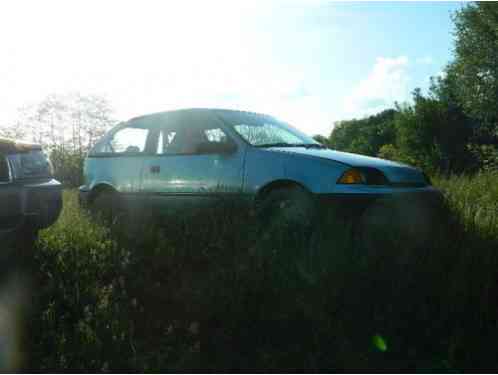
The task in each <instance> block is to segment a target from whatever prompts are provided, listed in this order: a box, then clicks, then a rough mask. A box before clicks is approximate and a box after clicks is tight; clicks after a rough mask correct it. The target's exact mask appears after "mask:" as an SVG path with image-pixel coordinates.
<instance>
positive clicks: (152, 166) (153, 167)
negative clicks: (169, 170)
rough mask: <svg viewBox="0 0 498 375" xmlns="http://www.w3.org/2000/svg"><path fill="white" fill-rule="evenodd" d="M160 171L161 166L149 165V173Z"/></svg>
mask: <svg viewBox="0 0 498 375" xmlns="http://www.w3.org/2000/svg"><path fill="white" fill-rule="evenodd" d="M159 172H161V167H160V166H159V165H151V166H150V173H159Z"/></svg>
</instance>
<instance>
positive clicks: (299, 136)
mask: <svg viewBox="0 0 498 375" xmlns="http://www.w3.org/2000/svg"><path fill="white" fill-rule="evenodd" d="M223 117H224V119H225V121H226V122H228V123H229V124H230V125H232V126H233V128H234V129H235V131H236V132H237V133H238V134H239V135H240V136H241V137H242V138H243V139H244V140H246V141H247V142H248V143H250V144H251V145H253V146H257V147H271V146H274V147H277V146H278V147H286V146H287V147H289V146H306V147H313V146H316V147H320V144H319V143H318V142H316V141H315V140H314V139H313V138H311V137H309V136H307V135H305V134H303V133H301V132H300V131H299V130H297V129H294V128H293V127H292V126H290V125H288V124H285V123H283V122H280V121H278V120H275V119H273V118H271V117H269V116H263V115H257V114H251V113H247V114H246V113H243V114H227V115H224V116H223Z"/></svg>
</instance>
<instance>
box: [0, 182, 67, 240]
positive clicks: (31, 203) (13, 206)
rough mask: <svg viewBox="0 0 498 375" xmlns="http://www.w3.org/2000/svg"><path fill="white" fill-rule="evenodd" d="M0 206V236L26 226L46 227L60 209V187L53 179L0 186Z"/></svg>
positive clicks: (34, 227)
mask: <svg viewBox="0 0 498 375" xmlns="http://www.w3.org/2000/svg"><path fill="white" fill-rule="evenodd" d="M0 207H1V211H0V236H1V235H2V233H3V234H6V233H10V232H13V231H16V230H18V229H20V228H23V227H26V226H29V227H31V228H33V229H36V230H37V229H43V228H46V227H48V226H50V225H52V224H53V223H54V222H55V221H56V220H57V218H58V217H59V214H60V212H61V210H62V186H61V184H60V183H59V182H58V181H56V180H54V179H49V180H40V181H15V182H13V183H10V184H5V185H1V186H0Z"/></svg>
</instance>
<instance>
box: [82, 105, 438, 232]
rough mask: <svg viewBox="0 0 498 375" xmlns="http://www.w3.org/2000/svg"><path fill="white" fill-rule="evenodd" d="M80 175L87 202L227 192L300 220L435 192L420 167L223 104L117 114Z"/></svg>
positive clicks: (220, 196) (159, 200)
mask: <svg viewBox="0 0 498 375" xmlns="http://www.w3.org/2000/svg"><path fill="white" fill-rule="evenodd" d="M84 178H85V184H84V185H83V186H81V187H80V201H81V203H82V204H86V205H90V206H92V205H93V206H94V207H101V206H102V205H112V206H113V207H114V206H116V205H120V206H126V205H135V206H138V207H144V208H147V209H153V210H159V211H161V210H167V209H173V208H180V209H183V210H185V209H187V210H188V209H189V208H191V207H192V208H193V207H201V206H205V205H209V204H211V203H213V202H215V201H219V200H225V199H228V198H234V197H235V198H237V199H238V198H240V201H241V202H245V203H247V204H248V206H249V207H250V208H254V209H256V211H260V212H263V214H264V215H265V216H267V215H266V214H267V213H268V214H270V213H275V212H278V213H279V214H278V215H279V217H280V218H294V219H295V220H298V221H302V222H304V221H308V219H309V218H312V217H313V216H314V215H315V213H316V212H317V208H327V207H331V206H332V205H334V206H335V207H336V209H337V210H338V211H341V210H342V211H344V212H347V213H350V214H351V213H353V214H354V215H361V214H362V212H363V211H364V210H365V209H366V208H367V207H368V206H369V205H371V204H372V203H373V202H375V201H376V200H378V199H379V198H380V197H390V196H396V197H398V198H399V197H408V196H417V197H419V198H420V199H421V201H430V200H433V199H434V198H436V199H437V198H439V197H440V193H439V191H438V190H437V189H435V188H434V187H432V186H431V184H430V181H429V180H428V178H427V177H426V176H425V174H424V173H423V172H422V171H420V170H419V169H416V168H414V167H411V166H408V165H404V164H400V163H396V162H392V161H387V160H383V159H378V158H373V157H367V156H361V155H356V154H351V153H345V152H339V151H334V150H331V149H328V148H327V147H325V146H323V145H321V144H319V143H318V142H316V141H315V140H314V139H312V138H311V137H309V136H307V135H305V134H303V133H301V132H300V131H298V130H296V129H294V128H293V127H291V126H290V125H288V124H286V123H284V122H282V121H279V120H277V119H275V118H274V117H271V116H268V115H263V114H257V113H251V112H243V111H233V110H222V109H184V110H176V111H168V112H162V113H154V114H150V115H145V116H141V117H137V118H133V119H131V120H129V121H127V122H124V123H120V124H118V125H117V126H116V127H115V128H114V129H112V130H111V131H109V132H108V133H107V134H106V135H105V136H104V137H103V138H102V139H101V140H100V141H99V142H98V143H97V144H96V146H95V147H94V148H93V149H92V150H91V151H90V153H89V154H88V157H87V159H86V161H85V166H84ZM114 208H116V207H114Z"/></svg>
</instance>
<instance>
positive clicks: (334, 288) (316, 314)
mask: <svg viewBox="0 0 498 375" xmlns="http://www.w3.org/2000/svg"><path fill="white" fill-rule="evenodd" d="M436 184H437V185H438V186H439V187H441V188H442V189H443V190H444V191H445V195H446V197H447V205H448V209H449V211H445V214H441V215H439V216H437V220H434V217H433V218H428V220H429V219H431V220H432V221H431V224H430V229H431V232H430V233H431V237H430V238H429V239H428V240H425V241H416V238H413V236H416V235H417V232H416V231H415V232H413V231H411V232H407V233H405V235H403V236H401V235H400V236H399V237H398V238H393V236H392V235H391V236H387V235H386V236H380V239H377V240H376V242H375V243H374V244H373V245H372V244H369V246H366V244H365V243H363V241H364V239H361V238H359V237H357V236H355V235H354V233H355V232H354V231H353V230H352V229H353V228H351V227H350V226H351V225H352V223H350V222H343V221H338V220H337V219H335V217H334V216H330V217H329V216H325V217H322V218H321V220H320V222H318V223H317V226H316V228H315V232H314V235H313V236H312V238H311V239H310V238H304V237H303V236H301V235H300V234H299V233H293V232H291V233H288V232H285V233H284V234H283V233H280V234H279V233H277V232H273V233H271V235H269V234H267V233H265V231H264V228H258V226H257V225H256V223H255V222H254V219H253V218H251V217H249V216H245V215H243V214H241V213H240V212H239V211H236V210H227V209H226V208H220V209H219V210H218V211H215V212H210V213H206V212H204V213H200V214H199V215H197V216H195V217H194V218H190V219H189V220H188V221H187V220H182V219H179V218H176V219H175V220H171V219H169V220H166V219H161V220H160V221H158V220H157V219H156V220H150V218H145V217H143V216H140V217H138V216H135V215H134V216H133V217H132V219H131V220H129V221H128V222H121V223H119V224H118V225H114V226H111V228H106V227H104V226H102V225H100V224H98V223H96V222H95V221H94V220H92V219H90V218H89V217H88V216H87V215H86V214H85V213H84V212H81V211H80V210H79V208H78V206H77V203H76V194H75V192H74V191H67V192H65V196H64V202H65V206H64V211H63V214H62V216H61V218H60V219H59V221H58V223H57V224H55V225H54V226H53V227H51V228H49V229H47V230H46V231H44V232H43V233H42V235H41V238H40V240H39V242H38V245H37V247H38V248H37V249H36V250H35V253H34V257H33V260H32V262H31V264H30V266H29V267H30V268H29V270H30V272H31V275H32V280H33V282H32V284H31V285H33V287H32V288H31V289H32V290H31V295H32V300H33V301H34V304H33V307H32V309H31V315H30V319H28V323H27V324H28V330H27V332H29V335H26V337H25V341H24V343H25V348H26V351H27V353H28V355H27V357H26V359H25V363H24V368H25V369H27V370H42V371H43V370H53V371H62V370H66V371H70V370H75V369H79V370H83V369H86V370H94V371H101V370H104V371H105V370H107V371H112V370H128V371H137V370H138V371H146V372H150V371H168V370H175V369H176V370H180V369H183V370H195V369H205V368H211V369H218V370H222V369H254V370H256V369H289V370H291V369H305V370H320V369H329V370H330V369H339V370H341V369H343V370H347V369H362V368H363V369H375V368H383V369H390V368H392V369H397V368H405V369H412V370H417V369H433V370H440V369H459V368H468V367H473V368H489V367H493V368H496V367H497V365H498V361H497V359H496V358H498V350H497V349H496V348H495V345H494V336H495V335H496V334H498V329H497V325H496V311H497V309H498V300H497V299H496V296H497V293H498V284H497V282H496V281H497V270H498V257H497V256H496V252H497V251H498V246H497V244H498V222H497V215H498V214H497V205H498V190H497V189H498V176H497V174H496V173H495V174H493V173H485V174H484V173H483V174H481V175H477V176H475V177H451V178H449V179H443V178H437V179H436ZM398 214H399V215H398V216H393V220H392V221H398V222H399V221H403V219H402V215H409V212H408V211H405V210H404V209H403V210H400V211H399V212H398ZM407 219H408V218H407ZM158 223H159V224H160V225H158ZM386 223H388V222H386ZM418 223H420V221H418ZM398 224H399V223H398ZM383 226H385V227H389V225H388V224H386V225H384V224H383ZM415 229H416V228H415ZM393 233H398V232H395V231H393V230H391V231H390V233H387V234H393ZM410 236H412V237H410Z"/></svg>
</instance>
